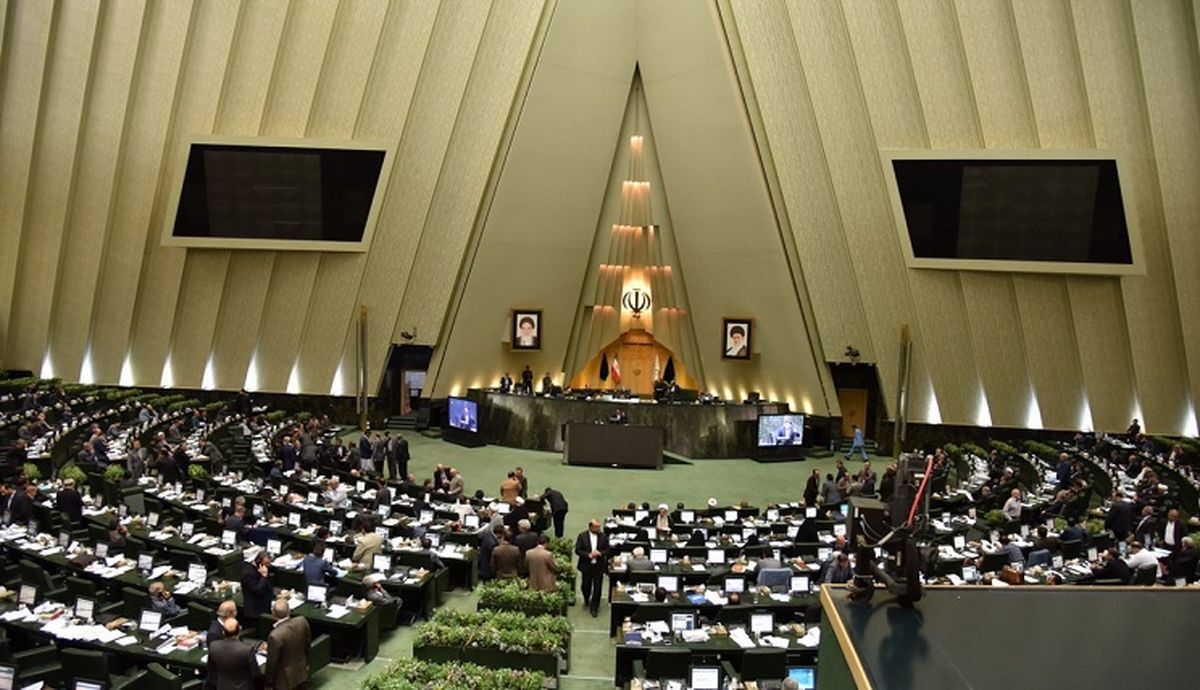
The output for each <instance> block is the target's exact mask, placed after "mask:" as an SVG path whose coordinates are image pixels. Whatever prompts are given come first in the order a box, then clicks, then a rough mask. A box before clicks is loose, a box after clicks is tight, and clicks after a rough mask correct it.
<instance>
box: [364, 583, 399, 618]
mask: <svg viewBox="0 0 1200 690" xmlns="http://www.w3.org/2000/svg"><path fill="white" fill-rule="evenodd" d="M386 579H387V578H386V577H384V575H383V573H371V574H370V575H367V576H366V577H364V578H363V586H364V587H366V588H367V601H369V602H371V603H372V604H374V605H376V606H378V607H380V608H381V609H393V610H394V611H395V614H397V615H398V614H399V613H400V606H401V605H402V604H403V602H402V601H401V599H400V597H395V596H392V595H391V594H390V593H388V591H387V590H386V589H384V588H383V582H384V580H386ZM389 620H393V621H394V620H396V615H393V616H392V617H391V618H390V619H389Z"/></svg>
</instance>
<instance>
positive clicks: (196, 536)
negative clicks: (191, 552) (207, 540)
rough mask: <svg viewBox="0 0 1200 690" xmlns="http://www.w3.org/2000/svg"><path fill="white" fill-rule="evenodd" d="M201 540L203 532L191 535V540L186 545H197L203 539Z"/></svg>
mask: <svg viewBox="0 0 1200 690" xmlns="http://www.w3.org/2000/svg"><path fill="white" fill-rule="evenodd" d="M203 538H204V533H203V532H201V533H200V534H193V535H192V538H191V539H188V540H187V543H189V544H197V543H199V542H200V540H201V539H203Z"/></svg>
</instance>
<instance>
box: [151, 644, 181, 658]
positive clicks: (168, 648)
mask: <svg viewBox="0 0 1200 690" xmlns="http://www.w3.org/2000/svg"><path fill="white" fill-rule="evenodd" d="M176 649H179V648H178V647H176V646H175V643H174V642H168V643H166V644H165V645H163V646H161V647H159V648H158V649H156V650H154V651H156V652H158V653H159V654H162V655H163V656H166V655H167V654H170V653H171V652H173V651H175V650H176Z"/></svg>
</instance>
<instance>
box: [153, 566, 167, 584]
mask: <svg viewBox="0 0 1200 690" xmlns="http://www.w3.org/2000/svg"><path fill="white" fill-rule="evenodd" d="M170 569H171V566H169V565H160V566H158V567H156V568H154V569H153V570H151V571H150V579H151V580H157V579H158V578H160V577H162V576H163V573H165V572H167V571H168V570H170Z"/></svg>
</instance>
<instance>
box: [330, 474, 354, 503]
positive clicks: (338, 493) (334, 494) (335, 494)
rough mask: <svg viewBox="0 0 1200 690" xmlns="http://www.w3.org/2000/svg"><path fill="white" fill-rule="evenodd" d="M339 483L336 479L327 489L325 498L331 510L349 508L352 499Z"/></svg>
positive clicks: (332, 480)
mask: <svg viewBox="0 0 1200 690" xmlns="http://www.w3.org/2000/svg"><path fill="white" fill-rule="evenodd" d="M339 484H340V482H338V478H337V477H334V478H332V479H330V480H329V484H328V485H327V487H326V489H325V495H324V496H323V498H324V499H325V502H326V503H328V504H329V507H330V508H334V509H337V508H349V507H350V497H349V496H347V495H346V490H345V489H343V488H342V487H341V486H340V485H339Z"/></svg>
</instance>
